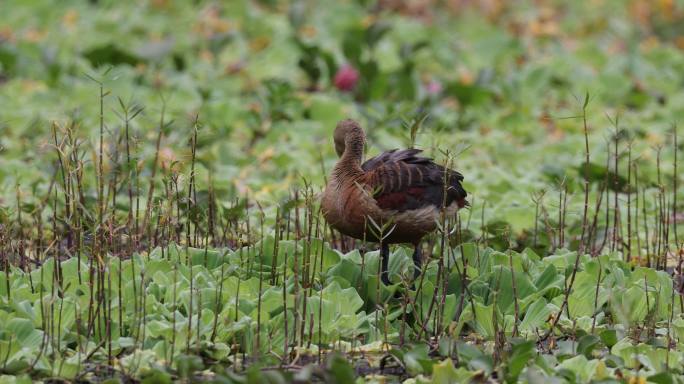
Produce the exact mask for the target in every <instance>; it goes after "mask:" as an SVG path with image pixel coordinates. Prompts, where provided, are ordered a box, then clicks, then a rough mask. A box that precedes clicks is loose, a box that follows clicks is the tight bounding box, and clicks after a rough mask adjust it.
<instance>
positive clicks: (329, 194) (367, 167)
mask: <svg viewBox="0 0 684 384" xmlns="http://www.w3.org/2000/svg"><path fill="white" fill-rule="evenodd" d="M334 141H335V151H336V152H337V155H338V156H339V157H340V160H339V161H338V162H337V164H336V165H335V168H334V169H333V171H332V173H331V175H330V179H329V181H328V185H327V186H326V188H325V192H324V193H323V199H322V201H321V205H322V210H323V216H324V217H325V219H326V220H327V221H328V223H330V225H331V226H332V227H333V228H335V229H337V230H338V231H340V232H342V233H343V234H345V235H348V236H351V237H354V238H357V239H365V240H368V241H375V242H378V241H380V239H379V238H378V237H379V236H378V233H377V232H378V231H377V229H375V226H374V225H373V224H372V222H374V223H376V224H377V225H379V226H385V233H384V234H383V235H382V236H383V239H382V241H381V243H382V247H381V251H380V255H381V260H382V265H381V277H382V281H383V282H384V283H385V284H389V278H388V275H387V262H388V258H389V246H388V245H389V244H393V243H411V244H413V245H414V247H415V250H414V253H413V261H414V263H415V266H416V276H417V275H418V273H419V270H420V268H421V264H422V261H421V256H420V246H419V244H420V240H421V239H422V238H423V236H425V235H426V234H428V233H430V232H432V231H433V230H435V228H436V226H437V225H436V223H437V220H438V219H439V217H440V211H441V208H442V207H445V208H446V212H447V214H453V213H455V212H456V210H458V208H462V207H464V206H465V205H467V204H468V202H467V201H466V200H465V198H466V195H467V193H466V191H465V190H464V189H463V187H462V186H461V181H462V180H463V176H462V175H461V174H460V173H458V172H456V171H454V170H451V169H448V168H444V167H442V166H441V165H438V164H435V163H434V162H433V161H432V159H429V158H426V157H420V156H418V154H419V153H420V152H421V151H420V150H418V149H404V150H396V149H394V150H391V151H387V152H384V153H382V154H380V155H378V156H376V157H374V158H372V159H370V160H368V161H366V162H364V163H362V159H363V149H364V146H365V143H366V136H365V134H364V132H363V129H362V128H361V126H359V124H358V123H357V122H355V121H354V120H351V119H347V120H343V121H341V122H339V123H338V124H337V127H336V128H335V133H334ZM371 220H372V222H371ZM385 236H386V237H385Z"/></svg>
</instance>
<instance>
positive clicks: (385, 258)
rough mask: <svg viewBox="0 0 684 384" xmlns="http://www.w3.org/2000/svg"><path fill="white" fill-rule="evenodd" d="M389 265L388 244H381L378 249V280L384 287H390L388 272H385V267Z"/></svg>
mask: <svg viewBox="0 0 684 384" xmlns="http://www.w3.org/2000/svg"><path fill="white" fill-rule="evenodd" d="M388 264H389V244H387V243H382V246H381V247H380V268H381V269H380V280H381V281H382V282H383V283H384V284H385V285H390V281H389V272H387V265H388Z"/></svg>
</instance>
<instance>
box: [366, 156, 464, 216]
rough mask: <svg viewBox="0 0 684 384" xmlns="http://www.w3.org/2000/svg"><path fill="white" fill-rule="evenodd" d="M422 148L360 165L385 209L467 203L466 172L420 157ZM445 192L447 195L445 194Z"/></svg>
mask: <svg viewBox="0 0 684 384" xmlns="http://www.w3.org/2000/svg"><path fill="white" fill-rule="evenodd" d="M420 152H422V151H421V150H419V149H404V150H396V149H393V150H391V151H387V152H384V153H382V154H380V155H378V156H376V157H373V158H372V159H369V160H368V161H366V162H365V163H363V164H362V165H361V169H363V171H364V172H365V173H364V181H365V184H366V185H369V186H370V187H371V188H372V190H373V197H374V198H375V201H376V202H377V204H378V206H379V207H380V208H382V209H388V210H395V211H398V212H402V211H407V210H413V209H420V208H424V207H427V206H430V205H432V206H435V207H437V208H440V207H442V204H444V206H446V207H448V206H450V205H451V204H452V203H454V202H456V203H457V204H458V205H459V206H461V207H462V206H464V205H466V204H467V202H466V200H465V198H466V196H467V193H466V191H465V190H464V189H463V186H462V185H461V181H463V175H461V174H460V173H459V172H457V171H454V170H452V169H448V168H447V169H445V168H444V167H442V166H441V165H439V164H435V163H434V162H433V161H432V159H430V158H428V157H423V156H419V153H420ZM445 192H446V196H445V195H444V193H445Z"/></svg>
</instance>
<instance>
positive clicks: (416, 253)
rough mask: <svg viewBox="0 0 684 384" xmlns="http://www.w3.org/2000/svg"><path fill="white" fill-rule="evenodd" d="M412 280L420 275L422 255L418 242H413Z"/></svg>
mask: <svg viewBox="0 0 684 384" xmlns="http://www.w3.org/2000/svg"><path fill="white" fill-rule="evenodd" d="M413 266H414V269H413V280H416V279H418V276H420V271H421V270H422V268H423V255H422V254H421V252H420V244H415V248H414V249H413Z"/></svg>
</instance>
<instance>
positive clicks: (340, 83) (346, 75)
mask: <svg viewBox="0 0 684 384" xmlns="http://www.w3.org/2000/svg"><path fill="white" fill-rule="evenodd" d="M358 81H359V72H358V71H357V70H356V68H354V67H352V66H351V65H349V64H344V65H343V66H342V67H340V69H338V70H337V73H336V74H335V79H334V80H333V83H334V84H335V88H337V89H339V90H340V91H343V92H349V91H351V90H353V89H354V87H356V83H357V82H358Z"/></svg>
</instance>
